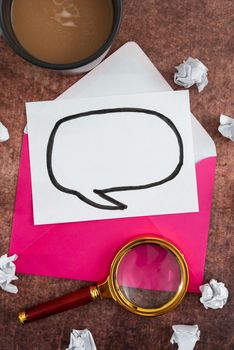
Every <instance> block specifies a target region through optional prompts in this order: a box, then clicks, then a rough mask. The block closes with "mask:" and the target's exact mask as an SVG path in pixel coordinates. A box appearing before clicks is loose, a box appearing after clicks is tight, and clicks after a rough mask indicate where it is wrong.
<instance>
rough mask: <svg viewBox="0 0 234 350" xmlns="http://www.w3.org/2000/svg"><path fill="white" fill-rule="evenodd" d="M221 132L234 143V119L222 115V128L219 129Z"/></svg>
mask: <svg viewBox="0 0 234 350" xmlns="http://www.w3.org/2000/svg"><path fill="white" fill-rule="evenodd" d="M218 130H219V132H220V133H221V134H222V135H223V136H224V137H227V138H228V139H230V140H232V141H234V119H233V118H230V117H228V116H227V115H224V114H221V115H220V126H219V127H218Z"/></svg>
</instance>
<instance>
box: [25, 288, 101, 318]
mask: <svg viewBox="0 0 234 350" xmlns="http://www.w3.org/2000/svg"><path fill="white" fill-rule="evenodd" d="M98 297H99V291H98V288H97V287H96V286H91V287H87V288H83V289H80V290H77V291H75V292H72V293H70V294H67V295H64V296H62V297H59V298H56V299H54V300H51V301H48V302H46V303H43V304H40V305H37V306H34V307H32V308H29V309H26V310H25V311H22V312H20V313H19V314H18V320H19V322H20V323H21V324H24V323H26V322H31V321H35V320H38V319H40V318H44V317H47V316H50V315H53V314H57V313H59V312H63V311H66V310H69V309H72V308H75V307H77V306H80V305H85V304H88V303H90V302H91V301H94V300H95V299H96V298H98Z"/></svg>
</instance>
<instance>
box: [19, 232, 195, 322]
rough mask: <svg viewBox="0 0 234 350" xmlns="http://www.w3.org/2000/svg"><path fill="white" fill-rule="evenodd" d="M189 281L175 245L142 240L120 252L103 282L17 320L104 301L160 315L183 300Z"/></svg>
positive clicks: (144, 313) (139, 313) (143, 313)
mask: <svg viewBox="0 0 234 350" xmlns="http://www.w3.org/2000/svg"><path fill="white" fill-rule="evenodd" d="M188 282H189V273H188V267H187V263H186V261H185V259H184V256H183V255H182V253H181V252H180V251H179V250H178V249H177V248H176V247H175V246H174V245H173V244H171V243H170V242H168V241H166V240H164V239H160V238H155V237H141V238H138V239H135V240H133V241H131V242H129V243H128V244H126V245H125V246H124V247H122V249H120V250H119V252H118V253H117V254H116V256H115V258H114V260H113V261H112V264H111V267H110V274H109V276H108V277H107V279H106V280H105V281H104V282H102V283H98V284H97V285H94V286H90V287H87V288H83V289H80V290H78V291H75V292H72V293H70V294H67V295H64V296H62V297H59V298H57V299H54V300H51V301H49V302H46V303H44V304H41V305H38V306H35V307H32V308H30V309H27V310H25V311H22V312H20V313H19V315H18V320H19V322H20V323H21V324H24V323H25V322H30V321H34V320H37V319H40V318H43V317H47V316H50V315H53V314H55V313H59V312H62V311H65V310H68V309H71V308H74V307H77V306H80V305H84V304H87V303H90V302H91V301H94V300H97V299H105V298H112V299H114V300H115V301H116V302H118V303H119V304H120V305H121V306H123V307H124V308H125V309H127V310H128V311H130V312H132V313H134V314H137V315H142V316H158V315H162V314H164V313H166V312H168V311H170V310H172V309H174V308H175V307H176V306H177V305H178V304H179V303H180V302H181V301H182V299H183V297H184V296H185V293H186V291H187V288H188Z"/></svg>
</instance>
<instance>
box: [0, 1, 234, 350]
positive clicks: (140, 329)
mask: <svg viewBox="0 0 234 350" xmlns="http://www.w3.org/2000/svg"><path fill="white" fill-rule="evenodd" d="M233 13H234V2H233V1H232V0H230V1H228V0H199V1H198V0H187V1H186V0H174V1H170V0H163V1H159V0H155V1H154V0H144V1H140V0H125V1H124V16H123V22H122V27H121V30H120V33H119V35H118V38H117V40H116V41H115V43H114V45H113V47H112V50H111V51H112V52H113V51H114V50H116V49H117V48H118V47H120V46H121V45H122V44H124V43H125V42H126V41H129V40H134V41H136V42H137V43H138V44H139V45H140V46H141V47H142V49H143V50H144V51H145V52H146V54H147V55H148V56H149V57H150V59H151V60H152V62H153V63H154V64H155V65H156V66H157V68H158V69H159V70H160V72H161V73H162V74H163V76H164V77H165V78H166V79H167V80H168V82H169V83H170V84H171V86H172V87H173V88H175V89H178V87H177V86H175V85H174V83H173V73H174V66H175V65H177V64H179V63H181V62H182V61H183V60H184V59H186V58H187V57H188V56H192V57H198V58H199V59H200V60H201V61H202V62H204V64H205V65H206V66H207V67H208V68H209V85H208V86H207V87H206V88H205V90H204V91H203V92H202V93H200V94H199V93H198V92H197V90H196V88H191V89H190V92H191V94H190V97H191V110H192V112H193V113H194V114H195V116H196V117H197V118H198V119H199V121H200V122H201V123H202V125H203V126H204V127H205V128H206V129H207V131H208V132H209V133H210V135H211V136H212V137H213V139H214V141H215V143H216V146H217V153H218V164H217V172H216V181H215V189H214V197H213V210H212V219H211V227H210V234H209V242H208V251H207V260H206V270H205V280H206V281H208V280H209V279H210V278H212V277H214V278H217V279H218V280H222V281H223V282H225V284H226V285H227V286H228V288H229V290H230V294H231V295H230V298H229V302H228V304H227V305H226V307H225V308H224V309H223V310H205V309H203V307H202V306H201V305H200V303H199V298H198V296H197V295H192V294H190V295H188V296H187V297H186V298H185V300H184V301H183V303H182V304H181V305H180V306H179V307H178V308H177V309H176V310H174V311H173V312H171V313H169V314H167V315H164V316H161V317H159V318H151V319H149V318H142V317H137V316H134V315H132V314H129V313H127V311H125V310H122V309H121V308H120V307H119V306H118V305H116V304H115V303H114V302H112V301H103V302H101V303H99V302H97V303H96V304H92V305H88V306H84V307H82V308H80V309H77V310H72V311H68V312H65V313H63V314H60V315H56V316H53V317H51V318H48V319H45V320H42V321H38V322H35V323H33V324H28V325H26V326H25V327H20V326H19V325H18V324H17V322H16V313H17V311H18V310H19V309H21V308H22V307H24V306H30V305H33V304H36V303H38V302H39V301H42V300H47V299H49V298H50V297H53V296H54V295H56V296H59V295H61V294H63V293H66V292H69V291H72V290H75V289H76V288H77V287H79V286H80V285H84V283H82V282H81V283H79V282H77V281H69V280H61V279H53V278H46V277H36V276H27V275H20V276H19V281H18V282H17V285H18V287H19V293H18V294H17V295H10V294H7V293H5V292H3V291H0V350H9V349H10V350H13V349H14V350H45V349H46V350H49V349H50V350H57V349H65V348H66V346H68V343H69V335H70V331H71V330H72V329H73V328H75V329H83V328H85V327H88V328H89V329H90V330H91V331H92V333H93V336H94V338H95V341H96V345H97V349H98V350H112V349H113V350H128V349H134V350H138V349H139V350H144V349H150V350H151V349H152V350H153V349H155V350H164V349H165V350H166V349H173V348H176V346H173V345H171V344H170V343H169V340H170V337H171V334H172V331H171V326H172V325H173V324H177V323H185V324H195V323H197V324H198V325H199V327H200V329H201V340H200V342H199V343H197V346H196V349H198V350H202V349H203V350H216V349H217V350H218V349H222V350H223V349H228V350H231V349H234V329H233V324H234V319H233V314H234V309H233V293H234V281H233V266H234V260H233V246H234V232H233V228H234V220H233V218H234V214H233V209H234V170H233V169H234V168H233V166H234V143H232V142H231V141H228V140H227V139H225V138H223V137H222V136H221V135H220V134H219V133H218V131H217V128H218V125H219V115H220V113H224V114H227V115H232V116H234V108H233V107H234V106H233V102H234V92H233V91H234V84H233V74H234V64H233V54H234V50H233V49H234V48H233V45H234V38H233V33H234V27H233V24H234V17H233ZM79 78H80V76H62V75H59V74H57V73H55V72H49V71H46V70H43V69H40V68H37V67H34V66H32V65H30V64H28V63H26V62H24V61H23V60H22V59H21V58H19V57H17V56H16V55H15V54H14V53H13V52H12V50H11V49H10V48H9V47H8V46H7V45H6V43H5V42H4V40H3V39H2V38H0V120H1V121H2V122H3V123H4V124H5V125H6V126H7V127H8V129H9V131H10V135H11V138H10V140H9V141H8V142H6V143H2V144H0V254H4V253H5V252H7V250H8V246H9V240H10V234H11V222H12V213H13V206H14V199H15V189H16V183H17V173H18V167H19V157H20V148H21V140H22V134H23V128H24V125H25V106H24V102H25V101H39V100H48V99H54V98H55V97H56V96H58V95H59V94H60V93H61V92H62V91H64V90H65V89H67V88H68V87H69V86H70V85H71V84H72V83H74V82H75V81H77V79H79ZM29 263H30V261H29Z"/></svg>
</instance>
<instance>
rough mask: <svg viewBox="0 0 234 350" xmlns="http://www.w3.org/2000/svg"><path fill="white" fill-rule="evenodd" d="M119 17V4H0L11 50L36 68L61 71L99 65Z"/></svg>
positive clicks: (1, 0)
mask: <svg viewBox="0 0 234 350" xmlns="http://www.w3.org/2000/svg"><path fill="white" fill-rule="evenodd" d="M121 16H122V1H121V0H40V1H38V0H0V27H1V29H2V32H3V36H4V37H5V39H6V41H7V42H8V44H9V45H10V46H11V48H12V49H13V50H14V51H15V52H16V53H17V54H18V55H19V56H21V57H22V58H24V59H25V60H27V61H28V62H30V63H32V64H35V65H37V66H40V67H43V68H48V69H52V70H57V71H62V72H74V73H82V72H87V71H89V70H91V69H93V68H94V67H95V66H96V65H98V64H99V63H100V62H101V61H102V60H103V58H104V57H105V56H106V54H107V52H108V50H109V49H110V47H111V45H112V43H113V41H114V39H115V37H116V35H117V33H118V30H119V27H120V22H121Z"/></svg>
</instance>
